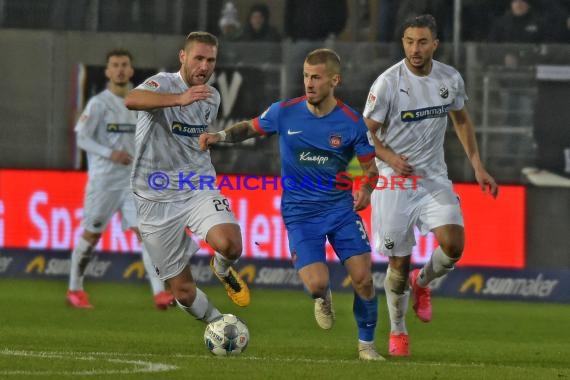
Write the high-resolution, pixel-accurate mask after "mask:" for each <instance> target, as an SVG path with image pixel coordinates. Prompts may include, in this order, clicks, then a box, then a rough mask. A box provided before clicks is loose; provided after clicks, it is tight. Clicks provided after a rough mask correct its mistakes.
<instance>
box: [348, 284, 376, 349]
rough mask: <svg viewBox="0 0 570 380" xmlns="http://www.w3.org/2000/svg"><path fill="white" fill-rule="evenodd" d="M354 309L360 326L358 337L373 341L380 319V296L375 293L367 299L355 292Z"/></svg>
mask: <svg viewBox="0 0 570 380" xmlns="http://www.w3.org/2000/svg"><path fill="white" fill-rule="evenodd" d="M352 311H353V313H354V319H356V325H357V326H358V339H360V340H362V341H364V342H372V341H373V340H374V330H375V329H376V321H377V320H378V297H376V295H374V298H372V299H371V300H365V299H362V298H360V296H359V295H358V294H356V293H354V302H353V304H352Z"/></svg>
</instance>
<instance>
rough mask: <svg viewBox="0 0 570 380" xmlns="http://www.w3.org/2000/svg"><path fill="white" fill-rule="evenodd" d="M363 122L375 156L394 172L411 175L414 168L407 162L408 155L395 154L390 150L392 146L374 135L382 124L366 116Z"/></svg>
mask: <svg viewBox="0 0 570 380" xmlns="http://www.w3.org/2000/svg"><path fill="white" fill-rule="evenodd" d="M364 123H366V126H367V127H368V131H369V132H370V135H371V137H372V141H373V142H374V150H375V152H376V157H377V158H378V159H380V160H382V161H384V162H385V163H387V164H388V165H390V167H391V168H392V169H394V171H395V172H396V174H398V175H412V173H413V171H414V169H413V168H412V165H410V164H409V163H408V157H406V156H404V155H403V154H397V153H396V152H394V151H393V150H392V148H390V147H389V146H388V145H387V144H385V143H383V142H382V141H380V140H379V139H378V137H376V132H377V131H378V130H380V129H381V128H382V125H383V124H382V123H379V122H377V121H375V120H372V119H368V118H365V119H364Z"/></svg>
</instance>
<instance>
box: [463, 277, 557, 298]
mask: <svg viewBox="0 0 570 380" xmlns="http://www.w3.org/2000/svg"><path fill="white" fill-rule="evenodd" d="M558 282H559V281H558V280H557V279H546V278H544V275H543V274H542V273H539V274H538V275H537V276H536V277H532V278H530V277H499V276H492V277H488V278H486V279H485V277H484V276H483V275H482V274H479V273H477V274H474V275H472V276H471V277H469V278H468V279H467V280H465V281H464V282H463V284H462V285H461V287H460V289H459V291H460V292H461V293H467V294H469V293H474V294H484V295H491V296H522V297H537V298H546V297H548V296H550V294H552V292H553V291H554V290H555V288H556V286H557V285H558Z"/></svg>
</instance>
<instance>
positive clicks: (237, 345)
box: [204, 314, 249, 356]
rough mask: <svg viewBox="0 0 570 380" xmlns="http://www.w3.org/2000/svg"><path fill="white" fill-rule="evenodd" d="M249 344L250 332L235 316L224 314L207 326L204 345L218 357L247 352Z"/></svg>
mask: <svg viewBox="0 0 570 380" xmlns="http://www.w3.org/2000/svg"><path fill="white" fill-rule="evenodd" d="M248 342H249V330H248V329H247V326H246V325H245V323H244V322H243V321H242V320H241V319H239V318H238V317H236V316H235V315H233V314H223V315H221V316H219V317H218V318H216V319H214V320H213V321H212V322H210V323H209V324H208V326H206V331H204V343H205V344H206V348H207V349H208V351H210V352H211V353H212V354H214V355H216V356H235V355H239V354H241V353H242V352H243V351H245V349H246V347H247V344H248Z"/></svg>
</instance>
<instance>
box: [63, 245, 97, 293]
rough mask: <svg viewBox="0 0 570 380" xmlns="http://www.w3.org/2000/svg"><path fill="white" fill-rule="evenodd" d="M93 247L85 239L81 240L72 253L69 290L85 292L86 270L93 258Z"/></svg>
mask: <svg viewBox="0 0 570 380" xmlns="http://www.w3.org/2000/svg"><path fill="white" fill-rule="evenodd" d="M93 248H94V247H93V246H92V245H91V244H89V242H88V241H87V240H85V239H83V238H79V241H78V242H77V245H76V246H75V248H74V249H73V252H72V253H71V266H70V268H69V290H83V279H84V277H85V276H84V273H85V268H86V267H87V264H89V261H91V258H92V257H93Z"/></svg>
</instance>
